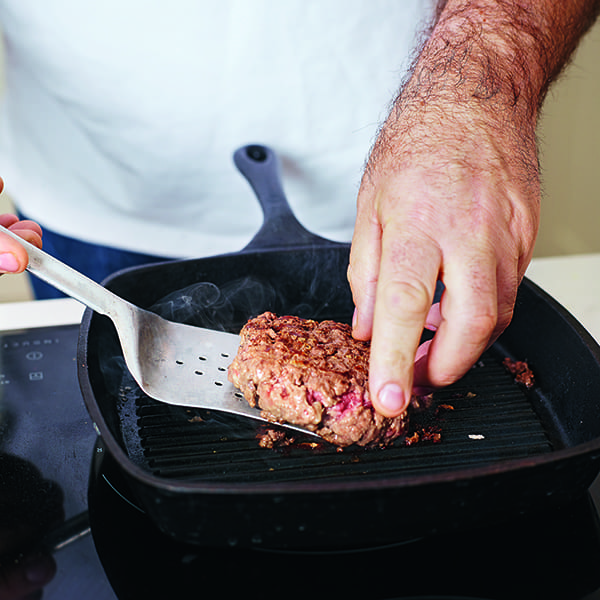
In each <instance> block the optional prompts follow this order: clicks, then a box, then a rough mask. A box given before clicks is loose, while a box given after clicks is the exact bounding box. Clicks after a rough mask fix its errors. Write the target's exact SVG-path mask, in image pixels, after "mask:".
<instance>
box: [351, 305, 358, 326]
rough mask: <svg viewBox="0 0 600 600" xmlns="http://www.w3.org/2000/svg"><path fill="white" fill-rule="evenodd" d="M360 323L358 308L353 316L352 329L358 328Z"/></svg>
mask: <svg viewBox="0 0 600 600" xmlns="http://www.w3.org/2000/svg"><path fill="white" fill-rule="evenodd" d="M357 323H358V308H355V309H354V313H353V314H352V329H354V328H355V327H356V324H357Z"/></svg>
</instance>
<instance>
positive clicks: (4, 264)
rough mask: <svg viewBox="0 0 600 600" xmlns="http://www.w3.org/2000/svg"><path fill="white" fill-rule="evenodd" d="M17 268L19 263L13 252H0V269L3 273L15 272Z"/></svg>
mask: <svg viewBox="0 0 600 600" xmlns="http://www.w3.org/2000/svg"><path fill="white" fill-rule="evenodd" d="M18 270H19V263H18V262H17V259H16V257H15V255H14V254H11V253H10V252H4V253H3V254H0V271H4V272H5V273H15V272H16V271H18Z"/></svg>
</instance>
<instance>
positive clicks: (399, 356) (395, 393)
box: [369, 224, 441, 417]
mask: <svg viewBox="0 0 600 600" xmlns="http://www.w3.org/2000/svg"><path fill="white" fill-rule="evenodd" d="M440 265H441V251H440V249H439V247H438V245H437V244H436V243H435V242H434V241H433V240H432V239H430V238H428V237H427V236H426V235H423V234H416V233H415V232H414V231H413V232H412V234H411V236H410V237H408V236H406V234H403V233H402V232H401V231H399V230H398V228H397V226H395V225H393V224H390V225H388V227H386V228H385V229H384V231H383V234H382V251H381V263H380V268H379V280H378V283H377V291H376V301H375V312H374V317H373V336H372V340H371V359H370V366H369V389H370V394H371V399H372V402H373V405H374V406H375V409H376V410H377V411H378V412H380V413H381V414H383V415H385V416H387V417H394V416H398V415H399V414H401V413H402V412H403V411H404V410H406V408H407V406H408V404H409V402H410V398H411V396H412V384H413V368H414V360H415V354H416V351H417V347H418V346H419V342H420V340H421V335H422V333H423V328H424V326H425V321H426V318H427V314H428V313H429V310H430V308H431V304H432V302H433V296H434V293H435V286H436V282H437V278H438V274H439V270H440Z"/></svg>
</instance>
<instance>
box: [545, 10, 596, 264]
mask: <svg viewBox="0 0 600 600" xmlns="http://www.w3.org/2000/svg"><path fill="white" fill-rule="evenodd" d="M540 151H541V165H542V183H543V187H544V195H543V200H542V223H541V227H540V232H539V236H538V242H537V245H536V254H535V256H556V255H561V254H578V253H587V252H600V232H599V228H600V185H599V176H600V22H599V23H597V24H596V25H595V27H594V28H593V29H592V31H590V32H589V34H588V35H587V36H586V37H585V38H584V40H583V41H582V43H581V45H580V46H579V49H578V51H577V53H576V55H575V57H574V60H573V63H572V64H571V65H570V66H569V68H568V69H567V70H566V71H565V72H564V74H563V75H562V77H561V79H559V81H557V82H556V83H555V85H554V87H553V88H552V89H551V91H550V94H549V96H548V98H547V100H546V103H545V105H544V110H543V115H542V120H541V123H540Z"/></svg>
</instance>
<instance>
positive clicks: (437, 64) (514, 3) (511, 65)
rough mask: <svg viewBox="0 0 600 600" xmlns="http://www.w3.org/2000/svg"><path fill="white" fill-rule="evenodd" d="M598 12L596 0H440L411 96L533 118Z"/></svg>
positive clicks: (599, 2) (409, 90)
mask: <svg viewBox="0 0 600 600" xmlns="http://www.w3.org/2000/svg"><path fill="white" fill-rule="evenodd" d="M599 11H600V1H599V0H568V1H566V2H565V1H564V0H442V1H440V2H439V4H438V8H437V15H436V20H435V24H434V26H433V28H432V30H431V34H430V37H429V39H428V41H427V42H426V43H425V45H424V47H423V49H422V52H421V54H420V56H419V59H418V60H417V61H416V63H415V65H414V73H413V75H414V77H413V78H412V85H411V86H409V88H408V89H407V90H406V91H407V92H408V93H409V94H410V95H414V94H417V95H419V94H422V95H427V97H428V98H429V100H431V99H432V95H433V96H435V95H442V96H444V97H445V98H446V99H448V98H449V97H450V98H452V100H454V101H456V102H471V103H473V102H477V101H479V102H481V103H482V104H485V103H487V104H490V105H491V106H494V105H498V106H501V107H512V108H514V109H515V110H517V111H518V112H521V113H522V114H523V115H524V116H525V115H527V116H529V117H531V116H535V115H537V113H538V110H539V107H540V106H541V103H542V101H543V99H544V96H545V94H546V91H547V89H548V87H549V85H550V83H551V82H552V81H553V80H554V79H556V77H557V76H558V74H559V73H560V71H561V70H562V68H563V67H564V65H565V64H566V63H567V62H568V60H569V58H570V56H571V55H572V53H573V51H574V50H575V48H576V46H577V44H578V42H579V40H580V39H581V37H582V36H583V34H584V33H585V32H586V31H587V30H588V29H589V28H590V26H591V25H592V24H593V22H594V20H595V18H596V16H597V14H598V12H599Z"/></svg>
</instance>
